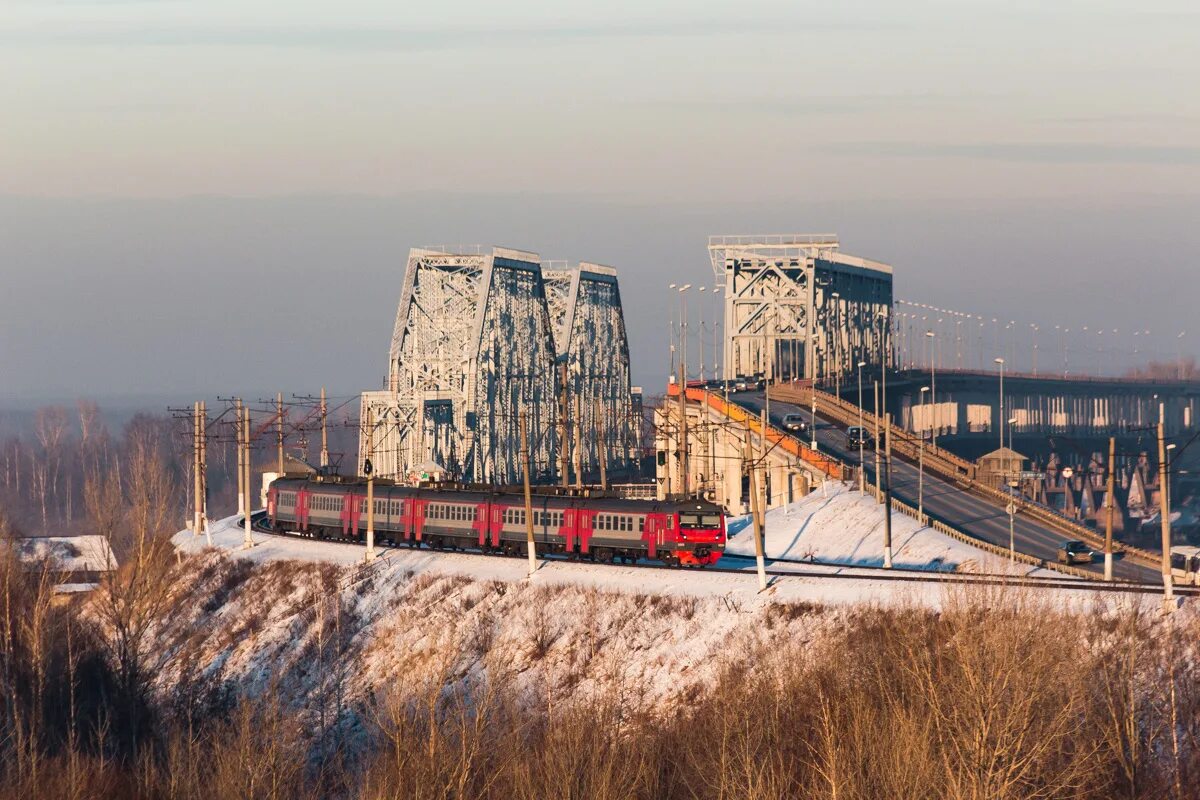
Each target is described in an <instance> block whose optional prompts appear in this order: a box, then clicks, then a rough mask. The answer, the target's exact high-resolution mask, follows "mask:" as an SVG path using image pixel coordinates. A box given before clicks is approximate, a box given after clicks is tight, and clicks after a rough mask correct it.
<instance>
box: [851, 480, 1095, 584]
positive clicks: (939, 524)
mask: <svg viewBox="0 0 1200 800" xmlns="http://www.w3.org/2000/svg"><path fill="white" fill-rule="evenodd" d="M867 487H868V493H869V494H871V495H872V496H874V497H875V499H876V500H877V501H878V502H880V503H882V502H883V499H882V497H881V494H882V493H881V492H876V491H875V487H874V486H872V485H870V484H867ZM892 509H893V510H895V511H899V512H901V513H902V514H905V515H906V516H909V517H912V518H913V519H915V520H916V521H917V523H918V524H920V525H925V526H928V527H930V528H932V529H933V530H935V531H937V532H938V533H942V534H945V535H946V536H949V537H950V538H951V539H954V540H955V541H959V542H962V543H963V544H968V545H970V546H971V547H975V548H977V549H979V550H983V551H984V552H986V553H991V554H992V555H994V556H1001V557H1003V558H1014V559H1015V560H1016V561H1020V562H1021V563H1022V564H1027V565H1029V566H1033V567H1038V568H1041V569H1050V570H1054V571H1056V572H1061V573H1063V574H1064V575H1070V576H1072V577H1075V578H1084V579H1087V580H1096V578H1097V576H1096V575H1093V574H1092V573H1090V572H1088V571H1087V570H1083V569H1079V568H1077V567H1072V566H1069V565H1066V564H1059V563H1058V562H1056V561H1047V560H1046V559H1044V558H1038V557H1037V556H1031V555H1029V554H1028V553H1022V552H1021V551H1019V550H1018V551H1017V552H1016V553H1010V552H1009V550H1008V548H1007V547H1001V546H1000V545H998V544H993V543H992V542H989V541H986V540H984V539H980V538H978V537H975V536H972V535H971V534H969V533H967V532H966V531H962V530H959V529H958V528H956V527H954V526H953V525H950V524H949V523H946V522H943V521H942V520H940V519H933V518H932V517H930V516H929V515H928V514H923V513H921V512H920V511H918V510H917V509H916V508H914V507H913V506H910V505H909V504H908V503H905V502H904V501H902V500H897V499H896V498H894V497H893V498H892Z"/></svg>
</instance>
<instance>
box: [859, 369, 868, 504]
mask: <svg viewBox="0 0 1200 800" xmlns="http://www.w3.org/2000/svg"><path fill="white" fill-rule="evenodd" d="M865 363H866V362H864V361H859V362H858V433H859V436H858V493H859V494H864V493H865V492H866V491H867V469H866V467H867V464H866V461H864V460H863V457H864V453H863V448H864V447H865V443H864V442H863V436H862V434H864V433H866V428H864V427H863V407H862V405H863V403H862V368H863V366H865Z"/></svg>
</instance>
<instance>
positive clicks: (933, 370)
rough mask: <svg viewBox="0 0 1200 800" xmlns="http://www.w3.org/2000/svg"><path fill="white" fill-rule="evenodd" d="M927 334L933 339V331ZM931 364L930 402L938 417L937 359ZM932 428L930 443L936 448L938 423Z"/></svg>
mask: <svg viewBox="0 0 1200 800" xmlns="http://www.w3.org/2000/svg"><path fill="white" fill-rule="evenodd" d="M925 336H926V338H929V339H932V338H933V331H925ZM929 353H930V356H932V355H933V343H932V342H930V343H929ZM929 366H930V372H931V373H932V376H933V377H932V379H931V380H930V382H929V404H930V405H931V406H932V407H933V415H934V416H935V417H936V416H938V412H937V361H935V360H933V358H932V357H931V358H930V359H929ZM931 430H932V431H933V438H932V441H931V442H930V443H931V444H932V445H933V446H934V448H936V447H937V425H933V426H932V428H931Z"/></svg>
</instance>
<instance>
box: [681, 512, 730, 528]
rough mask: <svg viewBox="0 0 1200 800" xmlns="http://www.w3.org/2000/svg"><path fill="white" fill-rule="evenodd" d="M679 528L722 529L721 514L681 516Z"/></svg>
mask: <svg viewBox="0 0 1200 800" xmlns="http://www.w3.org/2000/svg"><path fill="white" fill-rule="evenodd" d="M679 527H681V528H719V527H721V515H720V514H680V515H679Z"/></svg>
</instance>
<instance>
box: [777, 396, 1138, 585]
mask: <svg viewBox="0 0 1200 800" xmlns="http://www.w3.org/2000/svg"><path fill="white" fill-rule="evenodd" d="M812 391H813V390H812V389H811V388H809V387H808V386H791V385H786V384H782V385H779V386H775V387H772V388H771V390H770V392H771V396H772V397H774V398H776V399H778V400H782V401H785V402H789V403H796V404H797V405H802V406H810V405H811V404H812V400H813V397H812ZM816 395H817V398H816V399H817V413H818V414H821V415H823V416H825V417H828V418H830V419H833V420H834V421H836V422H840V423H842V424H844V425H857V424H858V407H857V406H855V405H854V404H853V403H848V402H846V401H844V400H842V399H841V398H838V397H835V396H834V395H831V394H828V393H827V392H822V391H821V390H819V389H818V390H816ZM889 433H890V435H891V436H892V450H893V451H895V452H896V453H898V454H899V455H901V456H903V457H904V458H906V459H908V460H909V461H913V462H915V461H917V460H918V459H919V458H920V457H921V453H920V450H921V449H922V448H921V440H920V438H919V437H918V436H916V435H914V434H912V433H911V432H909V431H906V430H903V429H901V428H900V427H898V426H897V425H895V424H894V423H893V424H892V426H891V427H890V429H889ZM924 451H925V453H924V461H925V468H926V469H928V470H930V471H932V472H934V473H936V474H938V475H941V476H942V477H944V478H948V479H951V480H953V481H955V482H956V483H957V484H958V485H959V486H960V487H962V488H963V489H965V490H966V491H969V492H971V493H972V494H974V495H975V496H977V497H981V498H983V499H985V500H988V501H989V502H991V503H993V504H995V505H998V506H1000V507H1002V508H1003V507H1007V505H1008V503H1009V502H1010V500H1013V501H1015V502H1016V506H1017V513H1018V514H1024V515H1025V516H1027V517H1030V518H1032V519H1036V520H1037V521H1039V522H1041V523H1042V524H1044V525H1046V526H1047V527H1049V528H1050V529H1052V530H1055V531H1057V532H1059V533H1060V534H1063V535H1064V536H1065V537H1067V538H1070V539H1079V540H1080V541H1082V542H1086V543H1087V544H1088V545H1089V546H1091V547H1093V548H1103V546H1104V540H1103V537H1101V536H1099V535H1098V534H1097V532H1096V531H1094V530H1092V529H1091V528H1089V527H1087V526H1086V525H1083V524H1082V523H1080V522H1077V521H1075V520H1073V519H1070V518H1068V517H1065V516H1063V515H1062V514H1059V513H1058V512H1057V511H1055V510H1054V509H1052V508H1049V507H1048V506H1044V505H1042V504H1041V503H1036V502H1034V501H1032V500H1029V499H1027V498H1024V497H1020V496H1015V497H1014V496H1013V495H1010V494H1008V493H1007V492H1003V491H1000V490H999V489H997V488H995V487H993V486H989V485H987V484H986V483H983V482H981V481H978V480H976V466H975V464H974V463H972V462H970V461H967V460H965V459H963V458H960V457H958V456H956V455H954V454H953V453H950V452H948V451H946V450H944V449H942V448H940V447H932V446H931V445H930V444H928V443H926V444H925V445H924ZM972 541H978V540H975V539H974V538H973V537H972ZM1005 552H1007V551H1005ZM1114 552H1122V553H1124V554H1125V556H1126V557H1129V558H1132V559H1133V560H1135V561H1137V562H1139V563H1141V564H1142V565H1143V566H1151V567H1154V566H1158V565H1160V564H1161V562H1162V559H1161V557H1160V556H1159V555H1158V554H1156V553H1153V552H1150V551H1148V550H1143V549H1141V548H1138V547H1132V546H1130V545H1126V544H1122V543H1114Z"/></svg>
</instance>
